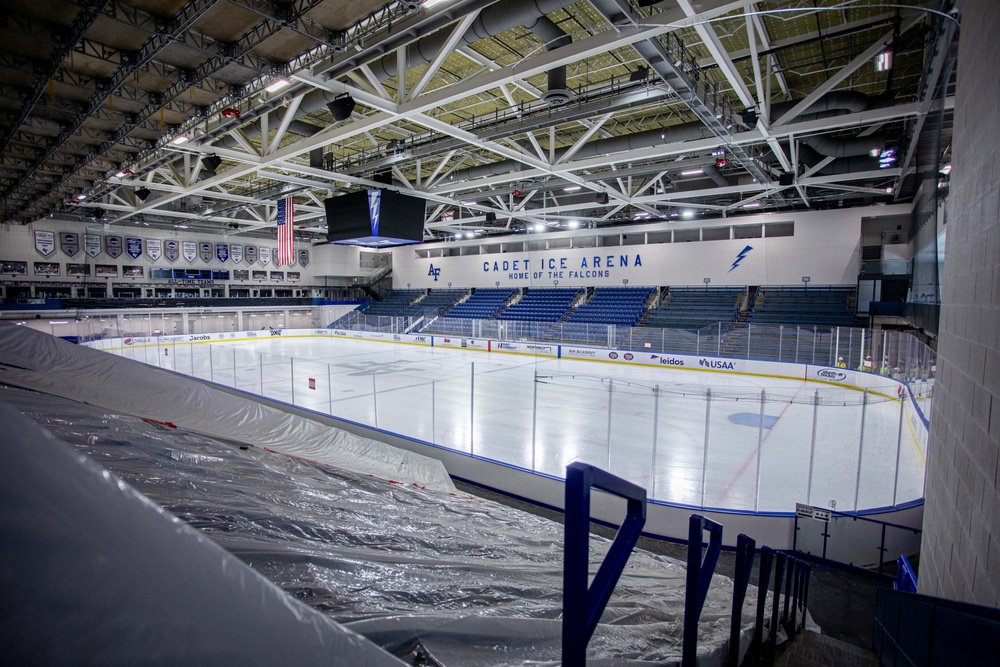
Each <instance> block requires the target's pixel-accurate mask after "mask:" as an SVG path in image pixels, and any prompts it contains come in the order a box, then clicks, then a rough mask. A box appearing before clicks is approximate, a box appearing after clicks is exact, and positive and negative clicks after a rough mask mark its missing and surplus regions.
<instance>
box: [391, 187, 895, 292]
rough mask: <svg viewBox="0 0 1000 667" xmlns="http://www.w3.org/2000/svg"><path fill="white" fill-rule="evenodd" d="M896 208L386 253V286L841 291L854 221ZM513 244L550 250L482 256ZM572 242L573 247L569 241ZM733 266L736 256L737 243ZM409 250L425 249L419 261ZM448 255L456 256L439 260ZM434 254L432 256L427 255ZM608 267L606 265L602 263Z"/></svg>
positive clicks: (851, 259)
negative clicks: (764, 231)
mask: <svg viewBox="0 0 1000 667" xmlns="http://www.w3.org/2000/svg"><path fill="white" fill-rule="evenodd" d="M901 210H904V211H906V210H908V207H905V206H886V207H876V208H856V209H843V210H839V209H838V210H831V211H820V212H805V213H795V214H789V215H779V214H764V215H759V216H746V217H740V218H738V219H720V220H718V221H711V222H709V221H697V222H694V221H692V222H680V223H657V224H653V225H643V226H632V227H625V228H620V230H621V232H622V233H623V234H627V235H628V236H629V237H631V238H632V239H634V238H635V235H637V234H645V233H649V234H657V233H662V232H663V231H664V230H668V229H674V230H690V229H697V228H698V227H703V228H718V227H725V228H728V227H729V226H731V225H748V224H760V223H773V222H794V223H795V234H794V236H791V237H776V238H749V239H738V238H729V239H725V240H715V241H697V242H685V243H650V244H646V245H624V246H612V247H585V248H579V247H572V248H570V247H563V248H557V249H551V246H552V245H558V244H562V245H566V246H568V245H570V243H568V242H567V240H569V239H581V238H583V237H588V236H589V237H594V236H607V235H609V234H613V233H615V230H614V229H612V228H605V229H600V230H581V231H579V232H555V233H550V234H530V236H529V235H520V236H517V237H503V238H500V239H490V240H489V241H486V242H484V241H480V240H475V239H473V240H469V241H452V242H443V243H434V244H422V245H420V246H406V247H401V248H394V249H393V250H392V253H393V286H394V287H396V288H398V289H403V288H406V287H407V284H409V285H410V287H411V288H412V289H425V288H434V287H437V288H446V287H447V285H448V283H451V284H452V285H453V286H454V287H495V286H497V285H496V283H498V282H499V283H500V285H499V286H500V287H527V286H532V285H534V286H546V287H551V286H553V284H554V281H558V284H559V286H567V287H568V286H574V287H575V286H587V285H597V286H611V287H620V286H622V285H623V281H624V280H628V284H629V285H631V286H639V285H674V286H678V285H697V286H701V285H704V279H705V278H709V279H711V283H710V284H711V286H712V287H721V286H728V285H733V286H736V285H801V284H802V277H803V276H809V277H810V278H811V281H810V284H811V285H845V284H846V285H851V284H854V283H855V282H856V281H857V275H858V255H859V246H860V238H861V219H862V218H863V217H871V216H872V215H876V214H878V213H880V212H881V213H882V214H886V215H899V213H900V211H901ZM513 240H520V241H522V242H523V241H531V242H547V245H548V247H549V248H550V249H540V250H532V251H528V252H502V253H500V252H494V253H491V254H485V250H486V248H487V243H489V244H492V247H493V248H494V249H495V248H497V247H498V244H501V243H504V242H507V241H513ZM577 245H578V244H577ZM747 246H750V247H751V248H752V249H751V250H748V251H747V252H746V253H745V256H744V258H743V260H742V261H740V262H739V263H738V264H737V265H736V266H735V267H734V266H733V264H734V263H735V262H736V260H737V258H738V256H739V255H740V253H741V252H742V251H743V250H744V249H745V248H746V247H747ZM418 252H429V253H430V255H431V256H430V257H420V256H418ZM442 254H454V255H458V256H441V255H442ZM435 255H437V256H435ZM609 263H610V267H609V266H608V264H609Z"/></svg>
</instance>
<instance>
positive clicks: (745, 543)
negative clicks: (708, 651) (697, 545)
mask: <svg viewBox="0 0 1000 667" xmlns="http://www.w3.org/2000/svg"><path fill="white" fill-rule="evenodd" d="M756 545H757V543H756V542H755V541H754V540H753V539H752V538H750V537H747V536H746V535H744V534H743V533H740V534H739V535H738V536H737V537H736V573H735V576H734V577H733V610H732V615H731V616H730V618H729V662H728V665H729V667H739V664H740V633H741V632H740V631H741V630H742V628H743V602H744V600H745V599H746V596H747V586H748V585H749V584H750V573H751V572H752V571H753V559H754V555H755V553H754V547H755V546H756Z"/></svg>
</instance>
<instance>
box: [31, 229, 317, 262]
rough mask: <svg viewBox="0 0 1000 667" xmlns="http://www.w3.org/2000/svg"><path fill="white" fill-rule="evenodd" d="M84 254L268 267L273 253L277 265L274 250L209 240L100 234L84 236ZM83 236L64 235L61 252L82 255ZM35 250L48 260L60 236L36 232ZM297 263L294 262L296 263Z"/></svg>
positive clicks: (304, 254) (304, 257)
mask: <svg viewBox="0 0 1000 667" xmlns="http://www.w3.org/2000/svg"><path fill="white" fill-rule="evenodd" d="M82 236H83V252H84V253H86V254H87V255H90V256H91V257H97V256H98V255H100V254H101V252H104V253H105V254H106V255H107V256H108V257H111V258H112V259H117V258H118V257H120V256H121V254H122V253H123V252H125V253H126V254H128V256H129V257H131V258H132V259H139V258H140V257H141V256H142V255H143V249H144V247H145V254H146V256H147V257H148V258H149V259H150V260H152V261H154V262H155V261H157V260H158V259H160V257H164V258H166V259H167V261H170V262H176V261H177V260H178V259H179V258H181V257H183V258H184V259H185V260H187V261H188V263H192V262H194V260H196V259H201V260H202V261H203V262H211V261H212V260H218V261H220V262H223V263H225V262H229V261H231V262H233V263H234V264H240V263H241V262H243V260H246V262H247V264H255V263H257V262H260V263H261V264H263V265H264V266H267V265H268V264H270V263H271V257H272V252H273V253H274V256H275V264H277V251H275V250H274V249H273V248H269V247H264V246H254V245H238V244H236V243H210V242H207V241H178V240H176V239H147V238H138V237H133V236H126V237H121V236H107V235H106V236H104V237H103V243H102V237H101V236H100V235H99V234H83V235H82ZM80 237H81V235H80V234H78V233H77V232H60V233H59V249H60V250H62V251H63V253H64V254H66V255H68V256H70V257H74V256H75V255H76V254H77V253H79V252H80ZM35 250H37V251H38V252H39V254H41V255H43V256H45V257H48V256H49V255H51V254H52V253H54V252H55V251H56V233H55V232H47V231H43V230H36V231H35ZM295 258H296V259H297V260H298V263H299V265H300V266H308V265H309V251H308V250H305V249H302V250H299V251H298V252H296V253H295ZM294 263H295V262H294V261H293V262H292V264H294Z"/></svg>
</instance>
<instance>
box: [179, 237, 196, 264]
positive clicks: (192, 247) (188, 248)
mask: <svg viewBox="0 0 1000 667" xmlns="http://www.w3.org/2000/svg"><path fill="white" fill-rule="evenodd" d="M181 255H182V256H183V257H184V259H186V260H187V261H188V263H191V262H193V261H194V258H195V257H197V256H198V246H197V245H196V244H195V242H194V241H181Z"/></svg>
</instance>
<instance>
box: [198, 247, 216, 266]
mask: <svg viewBox="0 0 1000 667" xmlns="http://www.w3.org/2000/svg"><path fill="white" fill-rule="evenodd" d="M198 256H199V257H201V261H203V262H211V261H212V257H214V256H215V255H213V254H212V244H211V243H199V244H198Z"/></svg>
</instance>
